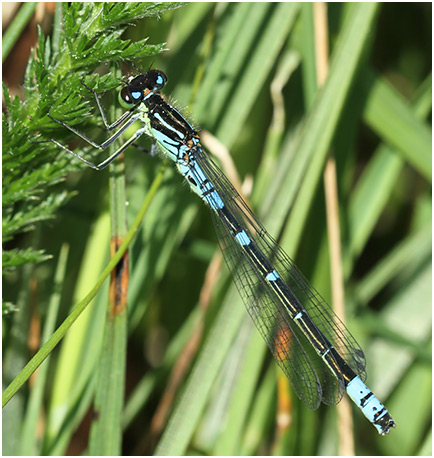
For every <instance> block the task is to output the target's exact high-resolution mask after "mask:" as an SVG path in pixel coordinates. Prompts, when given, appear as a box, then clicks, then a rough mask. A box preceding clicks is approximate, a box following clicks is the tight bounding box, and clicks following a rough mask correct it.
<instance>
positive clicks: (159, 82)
mask: <svg viewBox="0 0 434 458" xmlns="http://www.w3.org/2000/svg"><path fill="white" fill-rule="evenodd" d="M163 82H164V80H163V77H162V76H161V75H158V76H157V80H156V83H157V84H163Z"/></svg>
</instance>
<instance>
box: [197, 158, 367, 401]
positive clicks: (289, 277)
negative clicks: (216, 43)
mask: <svg viewBox="0 0 434 458" xmlns="http://www.w3.org/2000/svg"><path fill="white" fill-rule="evenodd" d="M195 157H196V159H197V163H198V165H199V166H200V167H201V169H202V170H203V172H204V173H205V175H206V176H207V178H208V179H209V181H210V182H211V183H212V184H213V186H214V187H215V189H216V191H217V192H218V194H219V196H220V198H221V199H222V200H223V202H224V204H225V206H226V207H227V208H228V209H229V211H230V212H231V213H232V215H233V216H234V217H235V219H236V220H237V221H238V223H239V224H240V226H241V227H242V228H243V229H244V230H245V231H246V233H247V234H248V235H249V237H250V238H251V239H252V240H253V241H254V242H255V244H256V245H257V246H258V248H259V249H260V250H261V251H262V253H263V254H264V255H265V256H266V257H267V258H268V260H269V261H270V263H271V264H272V265H273V266H274V267H275V269H276V271H277V272H278V274H279V275H280V277H281V278H282V279H284V281H285V282H286V283H287V285H288V287H289V289H290V291H291V293H293V295H294V296H295V298H296V301H297V302H298V303H299V304H300V305H301V307H303V308H304V309H305V310H306V311H307V312H308V314H309V316H310V317H311V319H312V321H313V323H314V325H315V326H316V327H317V329H318V330H320V331H321V332H322V334H323V335H324V336H325V338H326V339H327V340H328V341H329V342H330V343H331V344H332V345H333V346H334V347H335V348H336V350H337V351H338V353H339V354H340V356H341V357H342V358H344V360H345V361H346V362H347V364H348V365H349V366H350V367H351V368H352V369H353V371H354V372H355V373H356V374H357V375H359V376H360V377H361V378H362V380H364V379H365V378H366V373H365V359H364V354H363V351H362V350H361V348H360V346H359V345H358V344H357V342H356V341H355V339H354V338H353V337H352V335H351V333H350V332H349V331H348V329H347V328H346V327H345V326H344V324H343V323H342V322H341V321H340V320H339V318H338V317H337V316H336V315H335V314H334V313H333V311H332V310H331V309H330V307H329V306H328V304H327V303H326V301H325V300H324V299H323V298H322V297H321V295H320V294H319V293H318V291H316V289H315V288H314V287H313V286H312V285H311V284H310V283H309V282H308V281H307V280H306V278H305V277H304V276H303V274H302V273H301V272H300V270H299V269H298V268H297V267H296V266H295V264H294V263H293V261H292V260H291V259H290V258H289V256H288V255H287V254H286V253H285V252H284V251H283V249H282V248H281V247H280V246H279V245H278V244H277V243H276V242H275V241H274V240H273V238H272V237H271V236H270V235H269V234H268V232H267V231H266V230H265V228H264V227H263V226H262V225H261V224H260V223H259V221H258V220H257V219H256V218H255V216H254V215H253V213H252V212H251V211H250V209H249V208H248V206H247V204H246V203H245V202H244V200H243V199H242V198H241V196H240V195H239V194H238V193H237V191H236V190H235V188H234V187H233V186H232V185H231V183H230V182H229V181H228V180H227V178H226V177H225V176H224V174H223V173H222V172H221V171H220V170H219V168H218V167H217V166H216V165H215V164H214V163H213V162H212V160H211V159H210V158H209V157H208V156H207V155H206V154H205V153H204V152H203V151H198V152H197V154H196V155H195ZM211 213H212V217H213V220H214V224H215V227H216V231H217V235H218V238H219V242H220V245H221V248H222V251H223V253H224V257H225V261H226V263H227V265H228V267H229V269H230V270H231V272H232V274H233V277H234V281H235V284H236V286H237V288H238V290H239V292H240V294H241V296H242V298H243V300H244V303H245V305H246V308H247V310H248V312H249V314H250V316H251V317H252V319H253V321H254V322H255V325H256V327H257V328H258V330H259V332H260V333H261V334H262V336H263V337H264V339H265V341H266V342H267V344H268V346H269V347H270V349H271V351H272V353H273V356H274V357H275V359H276V361H277V363H278V364H279V366H280V367H281V368H282V370H283V371H284V372H285V374H286V375H287V377H288V378H289V380H290V381H291V383H292V386H293V388H294V390H295V392H296V393H297V395H298V396H299V397H300V399H302V400H303V401H304V403H305V404H306V406H308V407H310V408H313V409H314V408H316V407H317V406H318V405H319V402H320V401H322V402H324V403H326V404H330V405H333V404H335V403H336V402H338V401H339V400H340V399H341V397H342V395H343V392H344V381H343V379H342V377H339V375H337V376H335V375H334V374H333V373H332V372H331V371H330V369H329V368H328V367H327V366H326V365H325V363H324V361H323V359H321V358H320V357H319V356H318V355H317V353H316V351H315V349H314V348H313V346H312V344H311V343H310V342H309V340H308V339H307V338H306V337H305V335H304V334H303V332H301V330H300V329H299V327H298V326H297V325H296V324H295V323H294V321H293V320H292V319H291V317H290V316H289V314H288V312H287V311H286V310H285V308H284V307H283V306H282V305H281V303H280V300H279V298H278V297H277V296H276V294H275V293H274V291H273V290H272V289H271V288H270V287H269V284H268V283H267V281H266V280H265V279H264V278H263V276H262V274H261V273H260V272H259V271H258V269H257V267H256V266H255V264H254V262H252V261H251V260H250V259H249V258H248V257H246V255H245V252H244V251H243V249H242V247H241V246H240V245H239V244H238V243H237V242H236V241H234V240H233V236H232V235H231V233H230V232H229V230H228V229H227V227H226V226H225V225H224V224H223V223H222V221H221V220H220V219H219V217H218V215H217V214H216V212H214V211H212V212H211Z"/></svg>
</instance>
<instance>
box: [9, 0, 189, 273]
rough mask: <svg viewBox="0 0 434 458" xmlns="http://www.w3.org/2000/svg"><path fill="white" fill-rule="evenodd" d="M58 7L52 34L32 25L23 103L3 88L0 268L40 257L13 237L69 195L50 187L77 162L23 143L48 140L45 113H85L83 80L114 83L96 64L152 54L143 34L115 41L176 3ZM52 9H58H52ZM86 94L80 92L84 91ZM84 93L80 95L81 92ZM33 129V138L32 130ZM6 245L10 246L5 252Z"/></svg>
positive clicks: (73, 118)
mask: <svg viewBox="0 0 434 458" xmlns="http://www.w3.org/2000/svg"><path fill="white" fill-rule="evenodd" d="M66 5H67V4H66V3H63V4H62V8H64V10H63V11H62V12H61V11H60V9H59V10H58V14H57V21H56V24H55V28H54V32H53V38H52V39H51V40H50V38H49V37H48V38H46V37H45V36H44V35H43V33H42V31H41V30H40V29H39V37H38V46H37V49H36V53H35V54H33V53H32V55H31V57H30V59H29V63H28V66H27V69H26V74H25V81H24V88H25V97H24V100H20V99H19V98H18V97H17V96H15V97H13V98H12V97H11V95H10V93H9V91H8V89H7V87H6V86H5V85H3V94H4V100H5V107H6V110H5V114H4V115H3V244H5V242H7V244H6V245H3V246H4V253H3V272H10V271H13V270H14V269H16V268H17V267H18V266H22V265H23V264H27V263H37V262H41V261H43V260H45V259H46V258H47V254H46V253H44V251H42V250H38V249H36V248H32V247H29V248H25V249H17V248H15V247H14V246H13V245H14V244H13V243H12V241H13V239H14V237H15V236H16V235H17V234H20V233H23V232H28V231H31V230H32V229H34V227H35V224H36V223H38V222H41V221H44V220H47V219H49V218H53V217H54V215H55V212H56V210H57V209H58V208H59V206H61V205H62V204H64V203H65V202H66V201H67V199H68V198H69V197H71V193H68V192H66V191H64V190H62V189H61V187H59V186H57V187H56V186H54V185H56V184H58V183H59V182H61V181H62V180H64V178H65V176H66V175H67V174H68V173H70V172H71V171H72V170H73V169H76V168H77V167H80V164H78V163H77V162H76V161H73V162H71V160H70V158H69V157H68V155H65V154H59V150H58V149H57V148H55V147H54V145H51V144H50V143H44V144H38V143H31V140H32V139H36V138H37V137H39V136H40V137H41V138H45V139H46V138H51V137H52V136H53V137H54V133H55V132H56V131H58V129H59V126H58V125H57V126H56V125H54V123H53V122H52V121H51V120H50V119H49V118H48V117H47V113H48V112H50V114H52V115H53V116H54V117H56V118H60V119H63V120H64V121H66V122H69V123H71V124H77V123H78V122H80V121H83V119H86V117H89V115H90V107H89V105H88V102H86V99H84V98H83V95H84V94H85V92H86V89H85V88H84V87H83V85H82V84H81V82H80V81H81V80H83V79H84V80H85V81H86V83H87V84H89V85H90V86H92V87H93V88H95V89H96V90H97V91H107V90H111V89H113V88H114V87H116V86H118V85H119V81H118V80H116V79H115V78H114V77H113V76H111V75H110V74H108V75H104V76H102V77H100V76H98V75H92V76H89V74H90V73H91V72H92V71H93V70H94V69H95V68H96V67H97V66H98V65H100V64H102V63H113V62H121V61H131V60H134V59H138V58H141V57H144V56H152V55H156V54H158V53H160V52H161V51H162V50H163V49H164V44H158V45H149V44H147V39H144V40H141V41H137V42H131V41H130V40H126V39H123V38H122V34H123V33H124V31H125V29H126V27H128V25H130V24H133V23H134V22H136V21H138V20H139V19H142V18H144V17H147V16H155V15H161V14H163V13H164V12H165V11H166V10H168V9H172V8H176V7H179V6H180V5H181V4H179V3H165V4H161V3H142V2H131V3H130V2H120V3H83V2H72V3H70V4H69V6H66ZM59 8H60V7H59ZM86 96H88V93H87V94H86ZM87 98H88V97H87ZM39 134H41V135H39ZM9 246H11V249H9V250H8V249H7V248H8V247H9Z"/></svg>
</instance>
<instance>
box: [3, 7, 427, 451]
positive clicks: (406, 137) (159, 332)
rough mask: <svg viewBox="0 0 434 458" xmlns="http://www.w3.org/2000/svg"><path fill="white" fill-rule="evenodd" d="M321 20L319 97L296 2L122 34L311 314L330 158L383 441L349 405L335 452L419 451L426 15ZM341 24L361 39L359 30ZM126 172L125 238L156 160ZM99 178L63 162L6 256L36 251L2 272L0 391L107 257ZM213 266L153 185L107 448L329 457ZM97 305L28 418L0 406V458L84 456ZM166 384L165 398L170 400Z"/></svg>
mask: <svg viewBox="0 0 434 458" xmlns="http://www.w3.org/2000/svg"><path fill="white" fill-rule="evenodd" d="M50 18H52V16H51V14H50V12H49V11H47V10H46V11H44V15H43V18H42V19H40V17H39V19H35V18H34V19H33V22H31V23H30V24H29V25H28V26H27V29H25V30H24V32H23V36H24V35H25V33H27V34H30V35H31V33H32V30H34V29H32V27H33V28H34V26H35V21H36V20H37V21H40V22H41V23H42V24H43V25H44V31H45V34H46V35H49V34H50V33H51V22H50ZM328 21H329V30H328V34H329V42H330V55H331V62H330V65H331V68H330V74H329V81H328V83H329V84H328V86H327V83H326V87H325V88H324V90H323V91H321V92H318V90H317V87H316V74H315V72H316V70H315V56H314V47H313V46H314V34H315V24H314V21H313V11H312V4H308V3H307V4H284V3H277V4H269V3H255V4H250V3H232V4H225V3H218V4H215V3H194V4H190V5H185V6H183V7H182V8H179V9H177V10H174V11H169V12H166V13H164V14H162V15H161V17H160V18H146V19H143V20H141V21H139V22H137V23H136V24H135V25H134V26H131V27H129V28H128V29H127V31H126V33H125V36H128V38H130V39H131V40H132V41H133V42H135V41H138V40H142V39H143V38H145V37H150V39H149V44H158V43H162V42H166V43H167V44H166V46H167V49H168V50H167V51H166V52H164V53H162V54H160V55H159V56H158V57H156V58H155V57H154V58H149V59H147V60H140V61H136V62H135V63H136V64H137V65H138V66H139V67H141V68H143V69H147V68H148V67H149V66H152V67H153V68H158V69H161V70H163V71H164V72H165V73H166V74H167V75H168V78H169V81H168V84H167V85H166V87H165V89H164V94H165V95H166V97H167V98H168V100H169V101H170V102H172V103H174V104H175V105H176V106H177V107H178V108H179V109H180V110H181V111H182V112H183V113H185V114H186V115H187V116H188V118H189V120H191V122H192V123H193V124H194V125H195V126H197V127H198V129H199V128H200V129H201V130H203V131H207V132H210V133H211V134H213V135H214V136H216V137H217V139H218V140H219V141H220V142H222V143H223V145H224V146H225V147H226V148H228V149H229V150H230V155H231V157H232V159H233V160H234V162H235V165H236V169H237V171H238V173H239V175H240V177H241V179H242V180H245V179H247V184H248V183H249V181H250V182H252V183H253V190H252V192H251V201H252V203H253V206H254V208H255V212H256V213H257V214H258V216H260V219H261V220H262V221H263V222H264V224H265V226H266V227H267V229H268V230H269V231H270V233H271V234H272V235H273V236H274V237H276V238H279V240H280V242H281V244H282V246H283V247H284V248H285V250H286V251H287V252H288V254H289V255H290V256H291V257H293V258H294V259H295V260H296V262H297V264H298V266H299V267H300V268H301V270H302V271H303V272H304V273H305V275H306V276H307V277H308V278H309V279H310V280H311V282H312V283H313V284H314V285H315V286H316V288H317V289H318V290H319V291H320V292H321V293H322V295H323V296H324V297H325V298H326V299H327V300H328V301H329V302H331V296H330V268H329V256H328V243H327V227H326V210H325V205H324V191H323V184H322V175H321V170H322V167H323V164H324V161H325V155H326V153H327V151H329V150H330V151H332V152H333V154H334V157H335V158H336V163H337V177H338V192H339V205H340V223H341V235H342V237H341V238H342V258H343V266H344V276H345V299H346V314H347V327H348V328H349V329H350V331H351V332H352V333H353V335H354V336H355V337H356V338H357V340H358V341H359V342H360V343H361V345H362V347H363V349H364V351H365V353H366V356H367V362H368V365H367V370H368V380H367V384H368V386H369V387H370V388H371V389H372V390H373V391H374V392H375V393H376V395H377V396H378V398H379V399H380V400H381V401H382V402H384V403H385V404H386V406H387V407H388V409H389V411H390V412H391V414H392V416H393V418H394V419H395V421H396V423H397V428H398V429H397V430H396V431H395V430H394V431H392V432H391V434H390V435H389V436H387V437H379V436H378V435H377V433H376V432H375V430H374V429H373V428H372V426H371V425H369V422H367V421H366V420H365V418H364V417H363V416H362V415H361V413H360V412H359V411H358V409H356V408H355V409H353V410H354V417H353V421H354V437H352V438H351V440H352V441H354V444H355V451H356V454H363V455H395V454H399V455H415V454H431V408H432V407H431V283H432V282H431V279H432V275H431V205H432V203H431V127H430V125H431V106H432V105H431V101H432V80H431V30H432V23H431V4H382V5H371V6H363V5H356V4H329V5H328ZM358 21H359V22H358ZM358 24H364V25H365V26H367V25H369V28H368V29H367V32H366V33H365V34H363V33H362V32H360V34H359V35H357V25H358ZM351 40H352V41H351ZM362 45H363V47H362V48H361V46H362ZM16 46H18V44H17V45H16ZM33 46H35V44H33ZM357 46H359V48H358V47H357ZM357 49H358V51H357V52H359V53H360V55H359V54H357V55H355V53H356V51H355V50H357ZM345 52H349V54H348V55H345V54H339V53H345ZM18 56H21V53H20V52H19V51H18V49H13V51H12V53H11V54H10V55H9V60H7V61H6V62H5V63H4V67H3V79H4V82H5V83H6V85H7V86H8V88H9V90H10V91H11V92H14V93H20V91H21V87H22V84H23V71H24V68H25V64H26V60H25V59H26V58H25V57H24V56H25V53H23V57H21V59H18V58H17V57H18ZM352 58H353V59H354V62H353V61H352V60H351V59H352ZM23 61H24V63H23ZM350 62H352V63H350ZM345 63H347V65H345ZM125 71H126V72H129V73H134V69H131V68H128V67H126V69H125ZM89 100H91V97H89ZM91 103H93V101H92V100H91ZM94 113H95V116H97V111H95V112H94ZM41 133H43V132H41ZM97 134H98V131H95V132H93V137H94V136H95V135H97ZM99 135H100V136H101V138H105V134H104V133H101V132H100V133H99ZM48 138H49V137H48ZM56 138H57V139H58V140H59V141H62V138H58V137H56ZM65 141H66V140H65ZM142 143H143V146H146V147H148V148H149V142H146V140H145V141H143V142H142ZM74 147H75V148H80V147H81V144H77V143H76V144H74ZM209 149H210V150H211V153H212V152H213V151H212V149H213V148H209ZM124 160H125V170H126V172H125V173H126V182H127V186H126V193H127V202H128V206H127V213H128V221H132V220H133V218H134V216H135V215H136V213H137V211H138V208H139V207H140V205H141V203H142V202H143V200H144V199H145V196H146V194H147V190H148V189H149V186H150V183H151V182H152V179H153V177H154V176H155V174H156V172H157V170H158V168H159V167H160V161H159V159H158V158H152V157H150V156H148V155H144V154H143V152H141V151H138V150H136V149H134V148H131V149H130V150H128V152H127V154H126V155H125V159H124ZM4 173H5V172H4ZM108 176H109V174H108V172H107V171H104V172H101V173H97V172H95V171H93V170H88V169H85V168H82V167H80V170H79V171H76V172H74V173H71V174H69V175H68V177H67V180H66V182H64V183H62V184H61V186H62V187H65V188H66V189H67V190H69V191H76V192H77V195H76V196H75V197H73V198H72V199H71V200H69V201H68V202H67V203H66V204H65V205H64V206H62V207H60V208H59V210H58V211H57V214H56V218H55V219H54V220H52V221H50V222H49V223H47V222H42V223H39V224H38V225H37V226H36V228H35V230H34V231H33V232H31V233H30V234H25V235H20V236H19V237H16V238H15V239H13V241H9V242H8V245H7V247H8V248H9V247H13V248H15V247H17V248H21V247H26V246H29V245H31V246H33V247H34V248H37V249H41V250H45V252H46V253H49V254H52V255H53V258H52V259H50V260H47V261H45V262H43V263H40V264H38V265H35V266H31V265H28V266H26V267H24V268H22V269H20V270H17V271H14V272H12V273H10V274H7V275H5V276H4V279H3V296H4V300H6V301H8V302H10V303H13V304H17V308H18V309H19V312H12V313H9V314H6V315H4V317H3V330H4V331H3V352H4V364H6V363H8V365H7V367H6V369H7V371H6V373H7V375H8V376H15V375H16V374H17V373H18V371H19V370H20V369H21V368H22V367H23V366H24V364H25V363H26V362H27V361H28V360H29V359H30V356H31V355H32V353H33V352H34V351H35V350H36V349H37V348H38V347H39V345H40V341H41V329H44V328H45V327H46V326H47V321H48V320H49V318H50V312H49V311H50V310H51V306H50V307H49V304H52V303H53V301H54V302H56V301H57V303H58V305H57V307H58V308H59V317H58V318H57V320H55V321H56V322H57V323H60V321H61V320H63V318H64V317H65V316H66V315H67V314H68V312H69V310H70V308H71V306H72V305H74V304H75V303H77V301H78V300H80V299H81V298H82V297H83V296H84V295H85V294H86V293H87V292H88V291H89V290H90V289H91V288H92V287H93V285H94V283H95V281H96V278H97V277H98V275H99V273H100V272H101V271H102V269H103V267H104V266H105V264H106V263H107V262H108V257H109V246H110V217H109V214H108V208H109V207H108V192H107V189H108ZM231 179H232V178H231ZM246 188H247V189H248V186H247V187H246ZM35 244H36V246H35ZM62 246H63V247H64V248H62ZM65 246H67V247H69V253H68V254H66V250H67V249H66V248H65ZM216 252H217V253H218V247H217V242H216V239H215V235H214V231H213V228H212V224H211V221H210V215H209V212H208V210H207V209H206V208H205V207H204V206H203V205H202V203H201V202H200V201H199V199H197V197H196V196H194V195H193V194H192V193H191V192H190V191H189V190H188V188H187V186H185V184H184V183H183V182H182V178H181V177H180V176H178V175H177V174H176V172H175V171H173V170H172V169H171V168H169V169H168V170H166V173H165V180H164V183H163V185H162V186H161V188H160V190H159V192H158V194H157V196H156V198H155V199H154V201H153V203H152V206H151V208H150V211H149V212H148V214H147V215H146V218H145V221H144V223H143V226H142V228H141V231H140V233H139V234H138V236H137V238H136V240H135V242H134V245H133V246H132V248H131V251H130V256H131V257H130V286H129V291H128V335H129V338H128V352H127V368H126V374H125V376H126V382H125V385H126V397H125V403H126V404H125V409H124V414H123V417H122V418H120V419H119V423H120V422H122V425H123V428H124V433H123V445H122V453H123V454H126V455H129V454H142V455H145V454H152V453H154V452H155V447H156V446H157V444H158V443H159V445H158V449H157V450H158V452H159V453H163V452H164V453H166V454H168V455H170V454H187V453H188V454H205V455H208V454H210V455H211V454H212V455H242V454H244V455H251V454H252V455H256V454H277V455H279V454H281V455H335V454H337V453H338V451H339V450H340V447H341V442H342V440H343V439H342V437H340V435H339V433H338V429H337V426H336V409H335V408H331V407H321V408H320V409H319V410H318V411H315V412H311V411H309V410H307V409H306V408H305V407H304V406H303V405H302V404H301V403H300V402H299V400H298V399H297V398H296V397H295V396H294V395H293V393H292V392H291V391H289V394H288V391H287V386H285V382H284V381H283V380H282V379H281V378H282V377H283V376H282V374H281V373H280V372H279V370H278V369H277V366H276V365H275V364H274V362H273V360H272V358H271V355H269V354H268V352H266V351H265V349H264V344H263V343H262V341H261V340H260V337H258V334H257V333H256V331H255V330H252V326H251V323H250V321H249V318H248V317H247V314H246V313H245V309H244V307H243V306H242V305H241V303H240V300H239V298H238V295H237V292H236V291H234V288H233V286H232V284H231V280H230V278H229V275H228V273H227V272H226V270H225V268H224V266H223V267H222V269H221V270H220V269H219V268H218V267H217V269H216V270H215V271H214V270H209V266H210V263H211V261H212V260H213V259H214V261H213V262H214V263H215V264H217V266H218V258H216V256H218V254H217V255H215V253H216ZM215 259H217V261H216V260H215ZM215 264H212V265H215ZM23 285H24V286H23ZM209 288H211V290H210V291H208V289H209ZM106 302H107V288H106V287H104V288H102V290H101V291H100V292H99V294H98V296H97V298H96V300H95V302H94V304H93V305H92V307H91V308H89V309H88V310H86V312H85V313H84V314H83V315H82V316H81V317H80V319H79V320H78V321H77V323H76V324H75V325H74V327H73V328H72V329H71V330H70V331H69V332H68V334H67V335H66V337H65V339H63V341H62V342H61V344H60V346H59V347H58V348H57V349H56V351H55V352H54V353H53V356H54V357H53V358H52V359H51V360H50V362H49V366H48V365H47V367H46V369H45V370H46V371H47V373H46V375H45V378H44V383H43V386H39V387H38V390H40V399H41V402H40V403H39V404H38V407H37V408H33V409H32V408H31V407H32V403H31V402H30V399H31V398H30V393H32V389H33V387H34V386H35V385H34V384H35V380H31V381H30V384H29V386H28V387H26V389H22V390H21V391H20V392H19V393H18V394H17V395H16V397H15V398H14V399H13V400H12V401H11V402H10V404H8V406H7V407H6V409H5V411H4V417H3V425H4V435H3V452H4V453H5V454H11V455H13V454H20V453H19V452H18V451H20V450H21V454H24V453H23V451H22V449H21V448H20V447H22V445H20V443H21V444H23V441H24V442H25V443H26V444H28V447H29V449H28V450H30V451H29V452H28V453H29V454H30V453H34V454H65V453H67V454H79V453H82V452H83V451H84V450H86V448H87V444H88V431H89V424H90V422H91V421H92V411H91V405H92V399H93V396H94V392H95V383H96V382H95V377H96V365H97V362H98V361H99V358H100V355H101V345H102V338H103V335H102V334H103V329H104V325H103V323H104V316H105V307H106ZM53 326H54V329H55V326H56V325H54V324H53ZM51 332H52V331H51ZM17 334H18V335H20V336H21V340H20V343H23V342H24V344H25V345H18V344H17V339H14V336H16V335H17ZM195 339H196V340H197V342H195ZM187 342H190V344H189V346H187ZM192 342H193V343H192ZM121 351H124V350H122V349H121ZM8 352H12V354H13V355H14V356H15V357H14V358H13V362H10V361H11V358H10V357H9V358H8V357H7V355H8ZM9 354H10V353H9ZM5 355H6V356H5ZM189 358H191V359H192V365H191V367H190V365H188V364H187V366H186V367H187V368H186V372H185V373H184V372H183V370H182V368H181V363H180V361H184V360H189ZM42 367H44V366H42ZM42 367H41V369H42ZM4 371H5V367H4ZM171 373H172V374H175V378H176V376H177V377H178V378H179V379H180V380H178V383H179V386H178V385H177V384H175V383H174V382H173V380H174V378H173V377H174V376H173V375H172V378H169V377H170V374H171ZM278 378H279V380H280V381H279V384H277V380H278ZM169 380H172V384H173V385H171V384H169ZM282 385H283V387H282ZM168 386H169V387H174V386H176V389H175V388H171V389H169V393H170V394H167V391H166V392H165V390H166V388H167V387H168ZM278 387H279V389H278ZM30 388H32V389H30ZM164 393H166V394H164ZM163 395H164V396H163ZM174 405H175V406H176V408H174ZM164 409H167V411H168V412H169V413H170V412H172V413H173V415H171V416H170V421H169V423H167V420H166V418H165V416H164V415H163V414H162V412H163V411H164ZM156 412H158V416H156ZM282 419H284V420H282ZM29 422H30V423H33V424H35V425H36V424H37V428H36V427H35V428H33V429H32V428H28V427H26V425H28V424H29ZM5 423H7V426H5ZM12 426H13V428H12ZM8 428H9V429H8ZM11 430H12V431H13V432H12V433H9V434H5V432H7V431H11ZM162 433H163V434H162ZM161 434H162V436H161V439H160V435H161ZM6 452H8V453H6Z"/></svg>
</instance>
